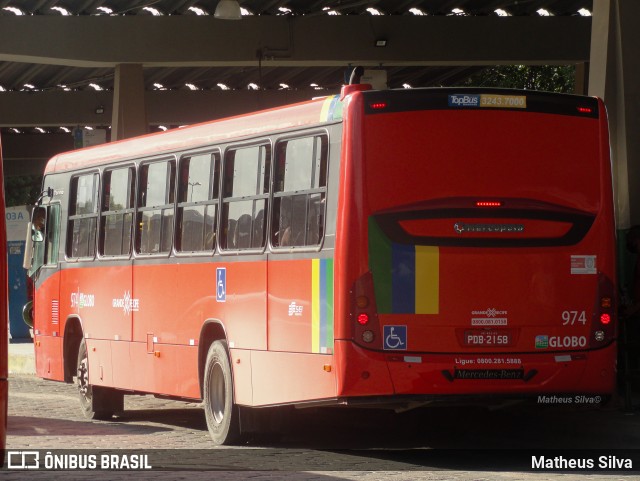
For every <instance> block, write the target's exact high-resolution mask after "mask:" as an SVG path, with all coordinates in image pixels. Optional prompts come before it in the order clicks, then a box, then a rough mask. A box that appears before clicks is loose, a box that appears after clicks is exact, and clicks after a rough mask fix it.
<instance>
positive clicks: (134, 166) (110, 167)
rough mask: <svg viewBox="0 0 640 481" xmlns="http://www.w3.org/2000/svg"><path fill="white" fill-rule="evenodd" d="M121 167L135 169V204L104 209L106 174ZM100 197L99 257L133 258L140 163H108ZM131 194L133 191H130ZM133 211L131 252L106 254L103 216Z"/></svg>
mask: <svg viewBox="0 0 640 481" xmlns="http://www.w3.org/2000/svg"><path fill="white" fill-rule="evenodd" d="M121 169H132V170H133V206H132V207H130V208H127V209H122V210H117V211H107V210H105V211H103V210H102V202H103V200H104V187H105V184H104V175H105V173H107V172H113V171H114V170H121ZM100 183H101V184H100V199H99V206H98V249H97V259H104V260H125V259H131V258H132V256H133V253H134V250H135V225H136V218H137V217H136V216H137V207H138V205H137V204H138V165H137V164H136V163H135V162H133V161H132V162H123V163H122V165H120V164H113V165H107V166H105V167H104V168H103V169H102V170H101V171H100ZM129 195H131V193H129ZM127 213H131V215H132V216H133V219H132V221H131V239H130V241H129V254H126V255H125V254H121V255H111V254H104V253H103V252H102V250H103V249H104V235H105V232H104V229H103V227H102V218H103V217H104V216H106V215H114V214H127Z"/></svg>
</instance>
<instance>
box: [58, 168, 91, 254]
mask: <svg viewBox="0 0 640 481" xmlns="http://www.w3.org/2000/svg"><path fill="white" fill-rule="evenodd" d="M85 175H93V176H97V179H98V180H97V185H96V186H95V192H96V199H95V202H96V212H95V213H92V214H80V215H77V214H74V215H71V205H72V201H73V202H76V201H77V190H76V191H74V189H72V186H73V181H74V179H77V178H79V177H83V176H85ZM101 189H102V172H101V171H100V170H99V169H91V170H87V171H80V172H76V173H75V174H74V175H72V176H71V177H70V178H69V197H68V199H67V214H66V219H65V229H66V239H65V246H64V260H65V261H66V262H91V261H94V260H96V259H97V258H98V257H97V254H98V236H99V235H100V233H99V228H100V202H101ZM74 192H75V194H74ZM74 209H75V207H74ZM92 217H94V218H95V219H96V235H95V239H94V242H93V244H94V246H93V247H94V253H93V255H91V256H79V257H72V256H70V255H69V254H70V249H71V247H72V246H71V245H70V243H72V242H73V235H72V234H71V233H70V228H71V225H72V224H71V223H72V222H73V221H75V220H79V219H85V218H86V219H89V218H92ZM59 261H60V260H59V259H58V262H59Z"/></svg>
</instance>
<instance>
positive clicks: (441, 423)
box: [0, 369, 640, 481]
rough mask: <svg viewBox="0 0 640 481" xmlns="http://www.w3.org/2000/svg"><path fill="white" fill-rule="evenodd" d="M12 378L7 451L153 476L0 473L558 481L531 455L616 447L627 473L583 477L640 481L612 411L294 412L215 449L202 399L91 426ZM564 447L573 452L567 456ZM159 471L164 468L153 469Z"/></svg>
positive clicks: (137, 404) (627, 423)
mask: <svg viewBox="0 0 640 481" xmlns="http://www.w3.org/2000/svg"><path fill="white" fill-rule="evenodd" d="M17 370H18V369H14V373H13V374H12V376H11V379H10V398H9V419H8V439H7V449H8V450H9V451H13V452H15V451H36V452H38V453H39V456H40V461H41V462H44V457H45V455H46V453H47V452H51V453H52V454H54V455H55V456H57V457H58V459H60V460H62V459H67V460H68V459H70V457H74V456H75V457H76V459H77V457H78V456H97V458H96V459H97V460H98V464H99V460H100V457H99V456H101V455H103V454H105V453H107V454H113V453H114V452H115V453H122V454H124V455H127V456H132V455H140V454H142V455H146V456H147V457H148V462H149V464H151V465H152V466H154V469H153V470H151V471H134V472H125V471H100V470H93V471H91V472H90V473H88V472H87V471H55V472H53V471H46V470H37V471H29V472H27V471H19V470H9V471H7V470H5V471H0V478H1V479H33V480H40V479H42V480H51V479H60V480H65V481H74V480H80V479H82V480H84V479H87V477H88V476H87V474H90V475H91V477H92V478H97V479H115V480H120V479H122V480H124V479H127V480H128V479H130V478H131V477H132V476H133V477H134V478H135V479H143V480H165V479H167V480H168V479H179V480H180V479H185V480H187V479H189V480H192V479H216V480H218V479H220V480H234V481H235V480H244V479H250V480H276V479H277V480H280V479H286V480H296V481H298V480H313V481H333V480H359V481H373V480H383V479H384V480H385V481H400V480H430V481H431V480H432V481H441V480H454V481H458V480H459V481H485V480H487V481H488V480H533V479H535V480H538V479H545V480H546V479H549V480H556V479H557V480H563V481H577V480H582V479H584V474H579V473H567V474H555V473H548V472H542V473H541V472H537V473H535V472H530V470H529V469H528V468H529V466H528V465H529V463H530V458H531V455H536V456H542V455H545V454H547V455H548V454H551V455H557V454H558V452H559V451H552V452H549V451H547V450H549V449H552V450H563V451H562V453H564V454H565V455H566V456H572V457H576V458H593V459H598V457H599V456H600V455H602V454H610V453H612V452H613V451H611V450H612V449H618V450H629V449H632V450H634V451H615V452H613V453H615V454H616V455H619V456H620V457H623V456H625V455H626V454H629V455H630V456H634V457H637V458H638V462H637V466H634V468H635V469H634V472H629V471H620V472H606V471H605V472H602V471H600V472H593V473H590V475H589V477H588V479H589V480H590V481H592V480H601V479H602V480H604V479H611V480H613V479H616V480H620V479H625V480H627V479H639V477H640V454H639V453H640V415H637V414H635V413H625V412H624V411H623V410H622V409H619V408H616V407H615V406H613V407H608V408H606V409H594V408H593V407H592V406H582V407H580V408H578V409H575V408H572V409H560V408H558V407H554V406H541V405H535V404H534V405H528V406H513V407H506V408H504V409H501V410H493V411H490V410H486V409H479V408H471V409H469V408H467V409H465V408H455V409H454V408H434V409H429V410H423V411H414V412H409V413H406V414H404V415H402V416H393V415H390V414H389V413H385V412H379V411H373V410H371V411H318V410H311V411H307V410H304V411H299V412H295V413H293V414H291V415H290V416H289V417H288V418H287V419H288V422H287V424H286V425H285V428H284V429H283V432H282V437H281V438H280V439H279V440H278V441H277V442H275V441H271V442H268V441H267V440H264V439H263V440H260V439H253V440H252V441H251V442H250V443H248V444H244V445H241V446H234V447H223V448H220V447H214V446H213V445H212V443H211V441H210V439H209V435H208V433H207V428H206V424H205V420H204V414H203V411H202V409H201V408H200V407H199V406H198V405H197V404H185V403H180V402H176V401H167V400H160V399H155V398H153V397H152V396H127V397H126V398H125V399H126V401H125V412H124V413H123V414H122V415H121V416H120V417H117V418H114V419H113V420H111V421H107V422H105V421H102V422H101V421H86V420H84V419H83V417H82V415H81V414H80V410H79V405H78V400H77V398H76V392H75V388H74V387H73V386H69V385H66V384H61V383H55V382H51V381H43V380H40V379H38V378H36V377H35V376H33V375H30V374H24V373H18V372H15V371H17ZM566 450H570V451H566ZM158 468H160V469H161V470H158Z"/></svg>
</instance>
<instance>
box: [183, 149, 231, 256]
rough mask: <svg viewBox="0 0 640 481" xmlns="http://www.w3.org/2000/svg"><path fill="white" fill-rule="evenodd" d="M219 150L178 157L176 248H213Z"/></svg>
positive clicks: (216, 213) (186, 249) (184, 249)
mask: <svg viewBox="0 0 640 481" xmlns="http://www.w3.org/2000/svg"><path fill="white" fill-rule="evenodd" d="M219 175H220V154H218V153H217V152H215V153H213V154H211V153H207V154H201V155H194V156H190V157H183V158H182V159H181V160H180V170H179V176H178V224H177V235H176V249H177V250H178V251H180V252H203V251H213V250H214V249H215V240H216V238H215V233H216V220H217V217H218V184H219Z"/></svg>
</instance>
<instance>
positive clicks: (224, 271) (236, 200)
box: [31, 85, 616, 443]
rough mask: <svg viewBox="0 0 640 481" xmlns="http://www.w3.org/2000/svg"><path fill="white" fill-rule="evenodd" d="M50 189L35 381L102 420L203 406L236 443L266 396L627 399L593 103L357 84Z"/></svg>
mask: <svg viewBox="0 0 640 481" xmlns="http://www.w3.org/2000/svg"><path fill="white" fill-rule="evenodd" d="M44 189H45V192H46V195H45V197H44V198H43V200H42V202H41V203H40V205H39V207H37V208H36V209H35V211H34V221H33V223H34V225H41V226H43V228H44V233H40V232H39V231H38V230H37V229H36V230H34V239H36V242H35V250H34V263H33V266H32V268H31V274H32V275H33V276H34V279H35V285H36V294H35V307H34V312H35V326H34V327H35V346H36V347H35V350H36V367H37V373H38V375H39V376H41V377H44V378H48V379H53V380H58V381H66V382H73V379H74V377H75V378H76V379H77V381H76V382H77V383H78V386H79V391H80V398H81V403H82V408H83V410H84V412H85V414H86V415H87V416H89V417H98V418H100V417H109V416H111V415H112V414H113V413H116V412H118V411H119V410H121V409H122V407H123V401H122V399H123V395H124V394H127V393H153V394H156V395H159V396H169V397H173V398H181V399H185V400H203V401H204V406H205V411H206V417H207V422H208V426H209V431H210V433H211V436H212V438H213V440H214V442H215V443H231V442H233V441H234V440H236V439H237V437H238V435H239V434H240V432H241V431H243V430H245V429H246V428H245V426H244V425H243V426H240V419H239V418H240V415H239V412H240V410H242V412H245V411H246V412H248V413H256V412H264V411H268V410H264V409H251V408H264V407H272V406H283V405H294V406H298V407H305V406H343V405H344V406H361V405H367V406H376V407H382V408H392V409H404V408H407V407H412V406H421V405H426V404H429V403H432V402H438V401H444V402H452V400H456V399H459V400H465V399H469V398H470V397H473V398H474V399H475V398H477V397H478V396H481V397H482V396H486V397H487V398H488V399H496V398H528V397H532V398H534V399H535V398H536V396H539V395H544V394H573V393H576V394H577V393H579V394H592V393H597V394H610V393H611V392H612V390H613V389H614V382H615V381H614V380H615V360H616V318H615V302H616V300H615V295H616V289H615V285H614V282H615V279H616V275H615V261H614V259H615V258H614V215H613V200H612V187H611V165H610V159H609V143H608V131H607V122H606V114H605V109H604V106H603V103H602V102H601V101H600V100H598V99H596V98H587V97H579V96H570V95H560V94H548V93H537V92H528V91H527V92H523V91H513V90H488V89H413V90H389V91H373V90H370V89H369V86H366V85H355V86H347V87H345V88H344V90H343V93H342V95H341V96H340V97H337V96H336V97H329V98H325V99H318V100H313V101H309V102H304V103H300V104H296V105H292V106H287V107H283V108H278V109H273V110H267V111H262V112H258V113H254V114H251V115H244V116H238V117H233V118H229V119H225V120H220V121H215V122H210V123H204V124H199V125H195V126H191V127H188V128H182V129H176V130H172V131H168V132H165V133H159V134H153V135H147V136H143V137H140V138H135V139H130V140H124V141H119V142H114V143H111V144H107V145H104V146H97V147H92V148H88V149H83V150H78V151H73V152H69V153H65V154H61V155H58V156H56V157H54V158H53V159H51V161H50V162H49V163H48V165H47V168H46V172H45V177H44ZM247 417H250V416H247ZM247 417H245V416H243V419H246V418H247Z"/></svg>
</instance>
